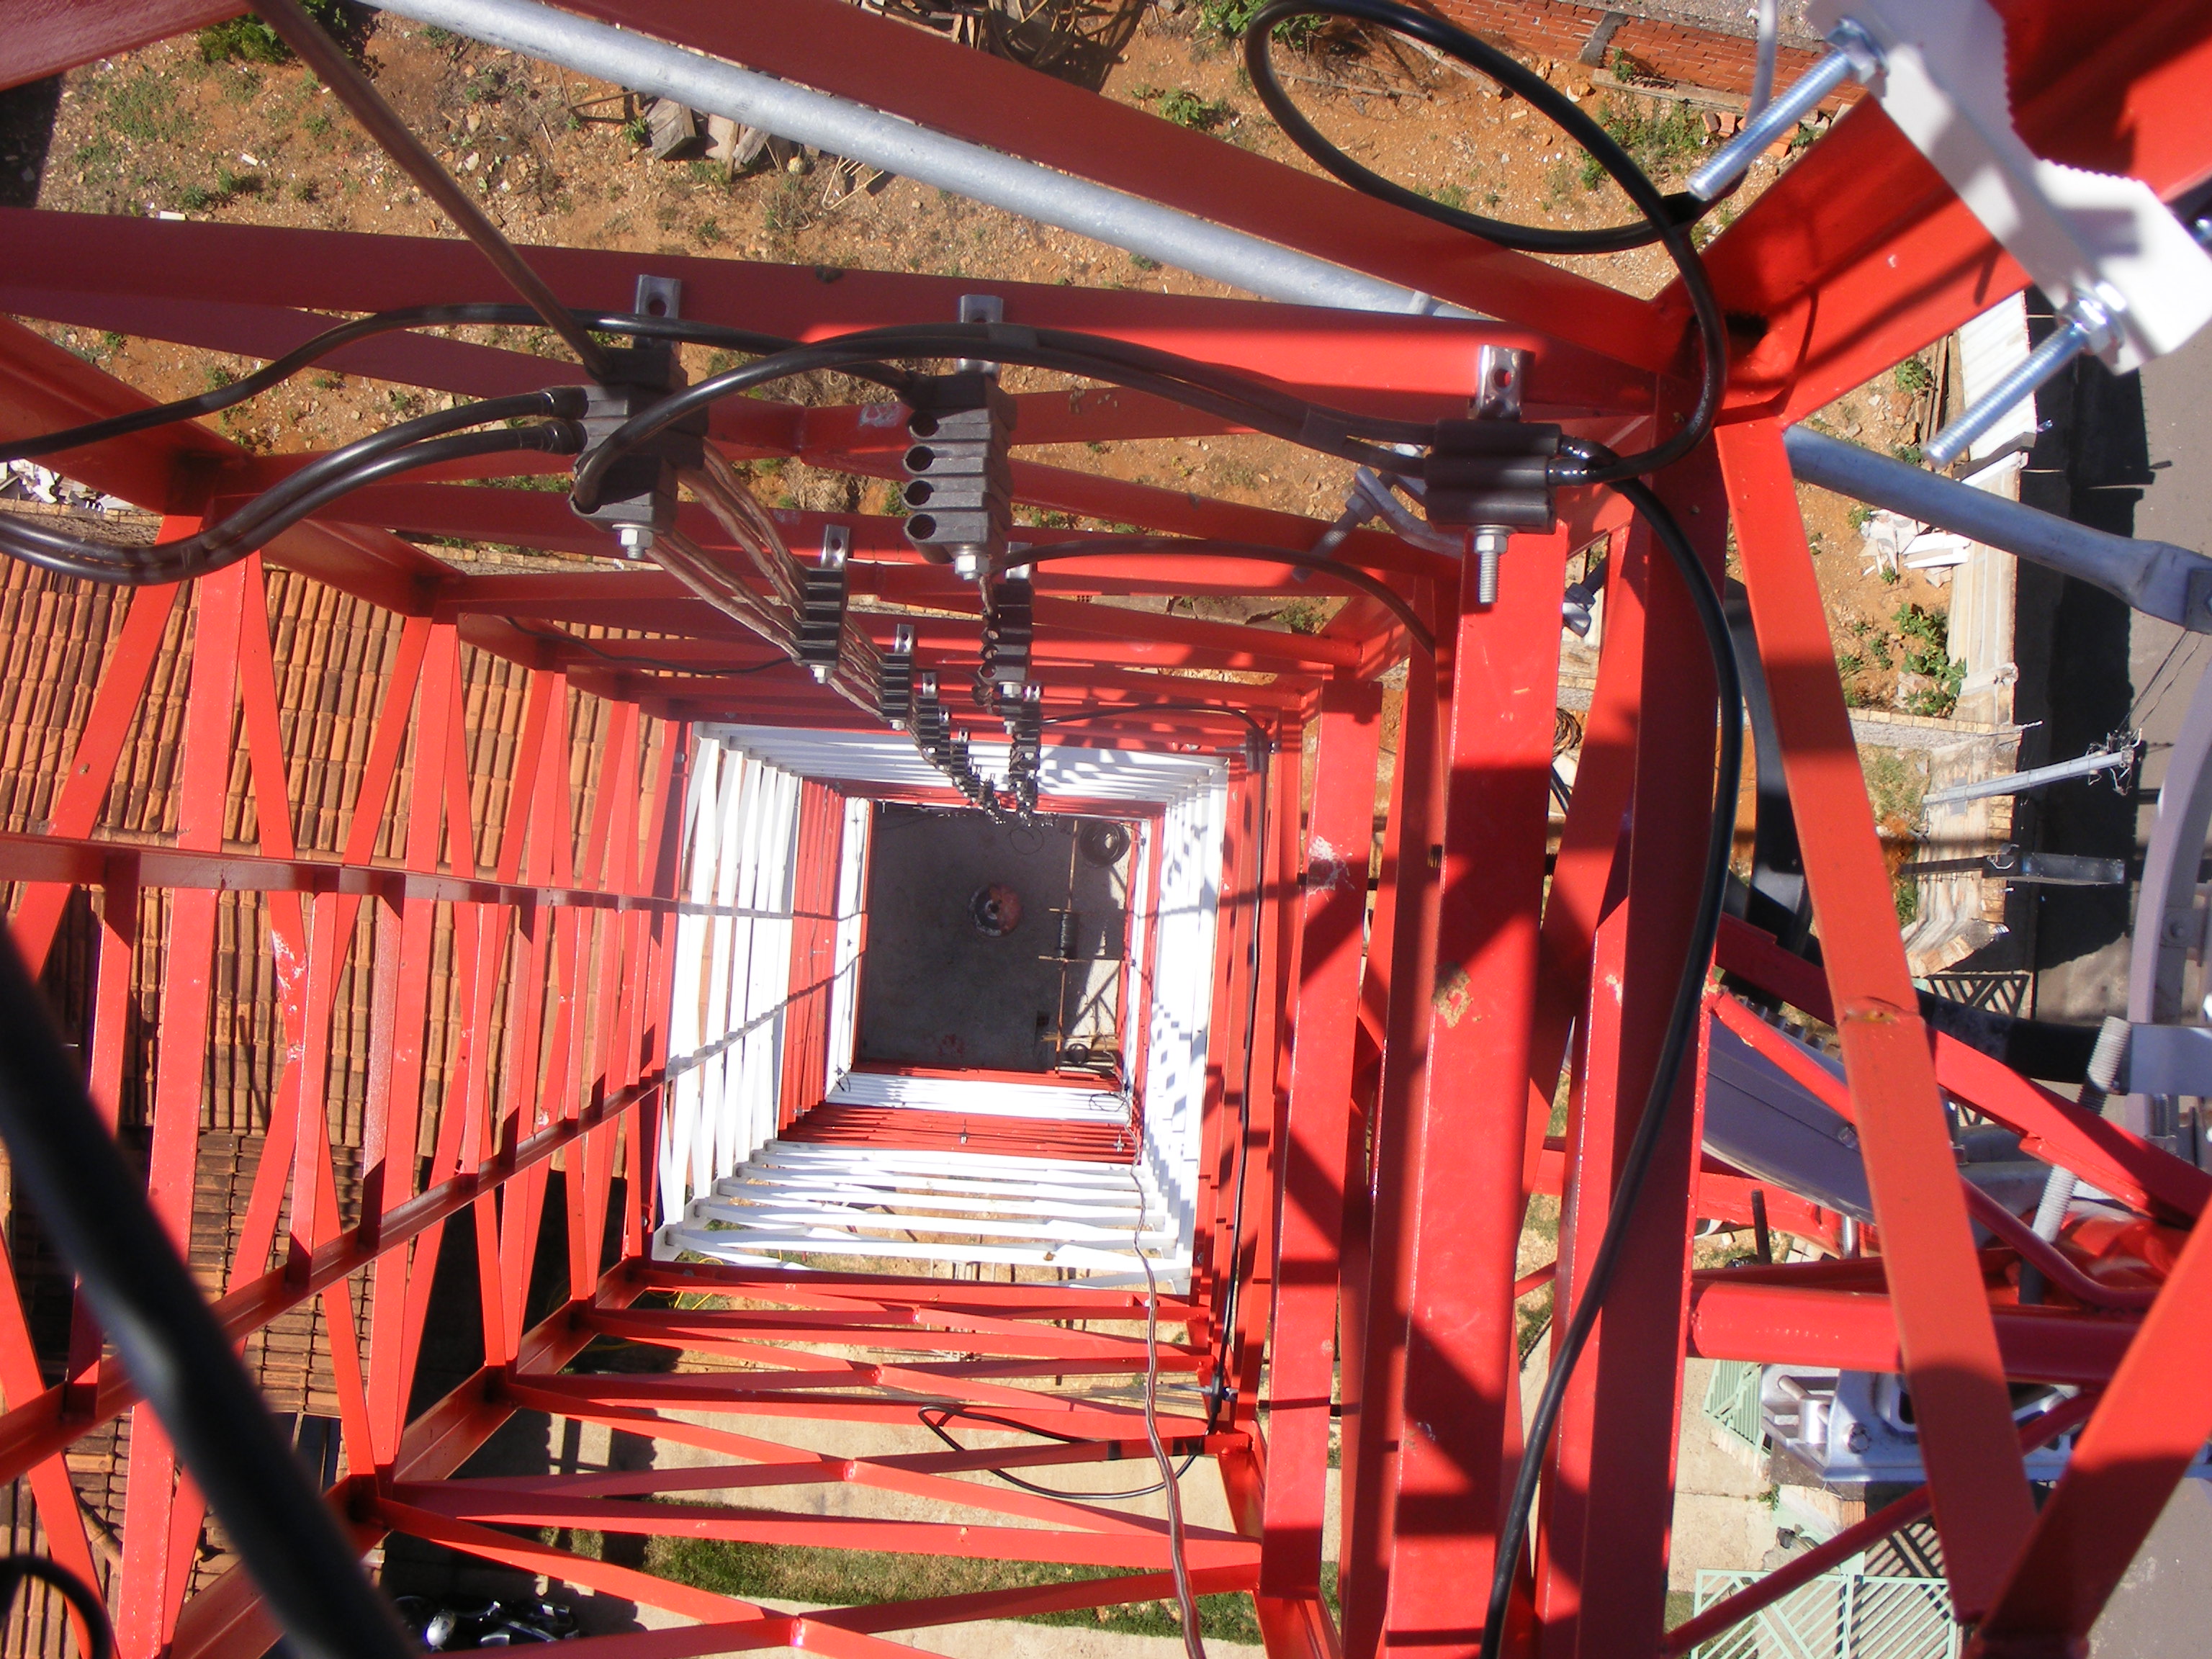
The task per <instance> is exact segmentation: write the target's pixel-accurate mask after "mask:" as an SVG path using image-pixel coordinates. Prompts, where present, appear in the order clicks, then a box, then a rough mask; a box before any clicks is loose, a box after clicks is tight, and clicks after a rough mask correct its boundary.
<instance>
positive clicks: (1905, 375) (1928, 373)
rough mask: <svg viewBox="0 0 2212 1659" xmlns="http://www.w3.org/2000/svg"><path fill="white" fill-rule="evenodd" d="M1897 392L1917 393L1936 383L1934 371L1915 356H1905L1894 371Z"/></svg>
mask: <svg viewBox="0 0 2212 1659" xmlns="http://www.w3.org/2000/svg"><path fill="white" fill-rule="evenodd" d="M1895 379H1896V380H1897V389H1898V390H1899V392H1913V393H1918V392H1925V391H1927V390H1928V388H1929V387H1930V386H1934V385H1935V384H1936V371H1935V370H1934V369H1932V368H1929V367H1928V365H1927V364H1926V363H1925V362H1922V361H1921V360H1920V359H1919V358H1917V357H1907V358H1906V359H1905V361H1904V362H1901V363H1899V365H1898V366H1897V368H1896V371H1895Z"/></svg>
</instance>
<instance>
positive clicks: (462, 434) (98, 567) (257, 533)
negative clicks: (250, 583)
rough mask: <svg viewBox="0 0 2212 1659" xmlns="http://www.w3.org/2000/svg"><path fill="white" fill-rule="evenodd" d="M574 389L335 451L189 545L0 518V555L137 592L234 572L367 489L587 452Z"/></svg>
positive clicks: (415, 423) (474, 409)
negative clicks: (462, 468) (437, 471)
mask: <svg viewBox="0 0 2212 1659" xmlns="http://www.w3.org/2000/svg"><path fill="white" fill-rule="evenodd" d="M584 402H585V393H584V391H583V388H581V387H580V386H556V387H552V388H550V389H549V390H547V391H544V392H520V393H517V394H516V395H514V396H513V397H508V398H488V399H486V400H485V401H483V402H482V403H477V404H464V405H462V406H461V407H460V408H459V409H448V410H438V411H436V412H435V413H433V414H429V415H424V416H420V417H418V418H417V419H415V420H412V421H406V422H401V423H400V424H399V425H398V426H394V427H387V428H386V429H385V430H383V431H381V432H376V433H372V434H370V435H368V437H366V438H362V439H360V440H357V441H355V442H353V443H350V444H347V445H345V446H343V447H342V448H338V449H334V450H332V451H331V452H330V453H328V454H326V455H324V456H321V457H320V458H319V459H316V460H314V461H312V462H310V463H309V464H308V465H306V466H303V467H301V469H300V470H299V471H296V472H295V473H293V474H291V476H290V477H287V478H285V479H284V480H283V482H282V483H278V484H276V485H274V486H272V487H271V488H270V489H266V490H264V491H263V492H262V493H261V494H260V495H257V496H255V497H254V498H253V499H252V501H248V502H246V504H245V505H244V506H243V507H240V508H239V509H238V510H237V511H236V512H235V513H232V514H231V515H230V516H229V517H228V518H226V519H224V520H222V522H221V523H219V524H215V525H210V526H208V527H207V528H206V529H204V530H200V531H197V532H194V533H193V534H191V535H190V536H182V537H179V538H176V539H174V540H173V541H167V542H157V543H155V544H154V545H153V546H151V547H133V546H128V545H125V544H118V543H114V542H106V541H100V540H98V539H95V538H90V537H85V536H77V535H72V534H70V533H69V532H66V531H61V530H56V529H53V528H52V527H50V526H46V525H44V524H41V523H38V522H36V521H33V520H25V519H21V518H17V517H15V516H14V515H0V553H5V554H7V555H9V556H12V557H15V558H18V559H21V560H23V561H25V562H27V563H31V564H35V565H39V566H40V567H42V568H46V569H48V570H52V571H55V572H57V573H58V574H62V575H68V576H82V577H86V578H88V579H90V580H94V581H102V582H115V583H121V584H124V585H125V586H148V585H150V584H154V583H160V582H174V581H183V580H188V579H189V578H191V577H194V576H204V575H206V574H210V572H212V571H216V570H220V569H222V568H223V567H225V566H226V565H229V564H234V563H235V562H237V561H239V560H240V559H242V558H244V557H245V556H246V555H247V554H249V553H251V552H252V551H253V550H255V549H256V548H258V547H260V546H261V545H263V544H264V543H266V542H267V541H268V540H269V539H270V538H271V537H273V536H276V535H277V534H279V533H280V532H283V531H284V530H286V529H288V528H289V526H292V525H295V524H297V523H298V522H299V521H300V520H302V519H305V518H307V516H308V515H310V514H311V513H317V512H319V511H320V510H321V509H322V508H324V507H327V506H328V505H330V503H331V502H332V501H336V500H337V499H338V498H339V497H341V496H343V495H346V494H348V493H349V492H350V491H352V490H356V489H360V488H362V486H363V485H364V484H369V483H376V482H377V481H378V480H380V479H382V478H386V477H392V476H393V475H395V474H397V473H400V472H405V471H413V470H414V469H416V468H417V467H423V466H430V465H435V464H437V463H439V462H441V461H453V460H465V459H473V458H477V457H481V456H486V455H498V454H510V453H525V452H532V451H534V452H537V453H543V454H556V455H573V454H576V453H580V451H581V450H582V448H583V447H584V430H583V428H582V427H581V426H580V425H578V424H577V422H576V420H575V418H574V417H575V416H580V415H581V414H582V413H583V410H584ZM532 416H543V417H550V418H544V419H540V420H538V422H536V423H534V424H532V425H527V426H521V427H513V428H508V427H501V428H497V429H495V430H492V431H489V432H466V431H461V430H459V428H467V427H472V426H483V425H486V424H488V423H489V422H495V421H511V420H527V419H529V418H530V417H532Z"/></svg>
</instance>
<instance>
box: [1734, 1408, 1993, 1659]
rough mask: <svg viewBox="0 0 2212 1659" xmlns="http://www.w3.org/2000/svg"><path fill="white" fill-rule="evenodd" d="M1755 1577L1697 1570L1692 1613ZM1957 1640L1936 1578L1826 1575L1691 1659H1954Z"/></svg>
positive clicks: (1754, 1580)
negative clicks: (1695, 1595) (1695, 1606)
mask: <svg viewBox="0 0 2212 1659" xmlns="http://www.w3.org/2000/svg"><path fill="white" fill-rule="evenodd" d="M1716 1383H1717V1379H1716ZM1708 1409H1709V1410H1710V1409H1711V1408H1710V1407H1708ZM1760 1577H1762V1575H1761V1574H1759V1573H1755V1572H1723V1571H1716V1570H1713V1569H1711V1568H1707V1569H1705V1570H1703V1571H1700V1572H1699V1574H1698V1611H1699V1612H1700V1613H1703V1612H1704V1611H1705V1609H1706V1608H1707V1607H1711V1606H1712V1605H1713V1604H1714V1603H1715V1602H1717V1601H1723V1600H1725V1599H1726V1598H1727V1597H1729V1596H1730V1595H1735V1592H1736V1591H1738V1590H1740V1589H1743V1588H1744V1587H1745V1586H1746V1585H1747V1584H1752V1583H1757V1582H1758V1581H1759V1578H1760ZM1960 1635H1961V1632H1960V1629H1959V1626H1957V1625H1956V1624H1954V1623H1953V1622H1952V1619H1951V1607H1950V1596H1949V1593H1948V1591H1947V1590H1946V1589H1944V1586H1943V1581H1942V1579H1940V1578H1882V1577H1873V1576H1871V1575H1869V1574H1867V1573H1863V1572H1832V1573H1825V1574H1823V1575H1822V1576H1821V1577H1818V1578H1815V1579H1814V1580H1813V1581H1812V1582H1811V1583H1808V1584H1804V1585H1802V1586H1801V1587H1800V1588H1798V1589H1795V1590H1793V1591H1791V1592H1790V1594H1789V1595H1785V1596H1784V1597H1783V1598H1782V1599H1781V1600H1780V1601H1776V1602H1774V1603H1772V1604H1771V1606H1769V1607H1764V1608H1762V1609H1760V1611H1759V1612H1758V1613H1755V1614H1753V1616H1752V1617H1751V1618H1749V1619H1747V1620H1745V1621H1744V1622H1743V1623H1742V1624H1741V1625H1738V1626H1736V1627H1735V1629H1733V1630H1731V1631H1729V1632H1726V1633H1724V1634H1723V1635H1720V1636H1717V1637H1715V1638H1713V1639H1712V1640H1711V1641H1710V1642H1707V1643H1705V1644H1702V1645H1701V1646H1699V1648H1698V1649H1696V1650H1695V1651H1694V1653H1693V1654H1692V1659H1958V1656H1959V1653H1960Z"/></svg>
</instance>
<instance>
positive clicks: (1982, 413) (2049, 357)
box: [1920, 317, 2096, 472]
mask: <svg viewBox="0 0 2212 1659" xmlns="http://www.w3.org/2000/svg"><path fill="white" fill-rule="evenodd" d="M2095 343H2096V337H2095V336H2094V335H2093V333H2091V331H2089V330H2088V329H2087V327H2085V326H2084V325H2082V324H2081V322H2080V321H2078V320H2076V319H2075V318H2072V317H2066V318H2063V319H2061V320H2060V323H2059V325H2058V326H2057V328H2056V329H2054V330H2053V331H2051V334H2050V335H2049V336H2048V337H2045V340H2044V342H2043V343H2042V344H2041V345H2039V346H2038V347H2036V349H2034V350H2033V351H2031V352H2029V353H2028V354H2027V356H2025V357H2023V358H2022V359H2021V361H2020V362H2017V363H2015V365H2014V366H2013V369H2012V372H2011V373H2010V374H2007V375H2006V376H2005V377H2004V379H2002V380H1999V381H1998V382H1997V383H1996V385H1995V386H1991V387H1990V389H1989V390H1988V391H1987V392H1984V393H1983V394H1982V396H1981V397H1980V398H1978V399H1977V400H1976V401H1975V403H1974V404H1973V406H1972V408H1970V409H1968V410H1966V412H1965V413H1964V414H1962V415H1960V416H1959V418H1958V419H1957V420H1955V421H1954V422H1951V424H1950V425H1948V426H1947V427H1945V428H1943V429H1942V431H1941V432H1939V433H1937V434H1936V435H1935V436H1934V437H1932V438H1930V439H1929V441H1928V446H1927V447H1926V448H1924V449H1923V450H1922V451H1921V452H1920V456H1921V459H1923V460H1924V461H1926V462H1927V463H1928V465H1929V466H1931V467H1933V468H1935V469H1936V471H1938V472H1940V471H1942V470H1943V469H1944V468H1945V467H1947V466H1948V465H1951V463H1952V462H1954V461H1955V460H1957V459H1959V457H1960V456H1961V455H1963V454H1965V453H1966V451H1967V450H1968V449H1969V448H1970V447H1972V444H1973V441H1974V440H1975V439H1977V438H1978V437H1980V436H1981V435H1983V434H1984V432H1987V431H1988V430H1989V429H1990V428H1991V427H1993V426H1995V425H1996V423H1997V422H1999V421H2001V420H2002V419H2003V418H2004V417H2005V416H2007V415H2008V414H2009V413H2011V411H2012V410H2013V409H2014V408H2015V407H2016V406H2017V405H2018V404H2021V402H2022V401H2024V400H2025V399H2027V398H2033V396H2034V395H2035V394H2036V392H2037V391H2038V390H2039V388H2040V387H2041V386H2042V385H2043V383H2044V382H2045V380H2050V379H2051V376H2053V375H2054V374H2057V373H2058V371H2059V370H2060V369H2062V368H2065V367H2066V365H2067V364H2069V363H2070V362H2073V361H2074V360H2075V358H2076V357H2078V356H2081V354H2082V353H2083V352H2085V351H2087V350H2088V349H2090V347H2091V346H2093V345H2094V344H2095Z"/></svg>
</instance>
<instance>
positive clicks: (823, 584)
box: [798, 524, 853, 685]
mask: <svg viewBox="0 0 2212 1659" xmlns="http://www.w3.org/2000/svg"><path fill="white" fill-rule="evenodd" d="M852 550H853V532H851V531H849V530H848V529H847V528H846V527H845V526H843V525H841V524H833V525H830V526H827V527H826V528H825V529H823V532H822V557H821V560H820V562H817V563H815V564H811V565H807V566H805V567H804V568H801V570H800V571H799V639H798V646H799V661H800V662H801V663H803V664H805V666H806V669H807V671H809V672H810V673H811V674H812V675H813V676H814V683H815V684H817V685H827V684H829V677H830V676H831V675H832V674H834V673H836V671H837V664H838V662H839V660H840V657H841V653H842V646H843V643H844V637H845V601H846V586H845V561H846V558H847V556H848V555H849V554H850V553H851V551H852Z"/></svg>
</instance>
